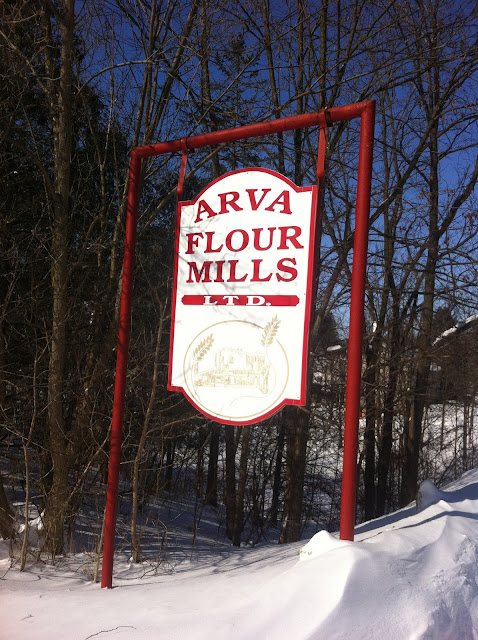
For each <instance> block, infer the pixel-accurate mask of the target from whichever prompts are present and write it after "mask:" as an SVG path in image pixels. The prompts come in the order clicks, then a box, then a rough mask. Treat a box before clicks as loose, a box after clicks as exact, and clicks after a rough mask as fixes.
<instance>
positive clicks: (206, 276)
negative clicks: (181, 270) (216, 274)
mask: <svg viewBox="0 0 478 640" xmlns="http://www.w3.org/2000/svg"><path fill="white" fill-rule="evenodd" d="M212 264H213V263H212V262H203V265H202V267H201V270H199V269H198V266H197V263H196V262H188V265H189V278H188V279H187V280H186V282H194V281H193V274H194V277H195V279H196V282H201V279H202V282H211V277H210V271H211V265H212Z"/></svg>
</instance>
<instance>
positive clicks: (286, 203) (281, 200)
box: [266, 190, 292, 213]
mask: <svg viewBox="0 0 478 640" xmlns="http://www.w3.org/2000/svg"><path fill="white" fill-rule="evenodd" d="M279 205H282V210H281V211H279V213H292V211H291V210H290V193H289V192H288V191H287V190H285V191H283V192H282V193H281V194H280V195H279V196H278V197H277V198H276V199H275V200H274V202H273V203H272V204H271V205H269V206H268V207H266V211H274V207H276V206H279Z"/></svg>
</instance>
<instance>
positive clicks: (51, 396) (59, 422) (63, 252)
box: [44, 0, 74, 555]
mask: <svg viewBox="0 0 478 640" xmlns="http://www.w3.org/2000/svg"><path fill="white" fill-rule="evenodd" d="M45 6H47V5H46V4H45ZM49 11H50V9H45V23H46V29H47V33H48V36H49V44H50V46H51V47H52V46H53V40H52V34H51V25H50V19H51V17H52V16H51V15H49V14H48V13H49ZM59 21H60V32H61V62H60V71H59V74H60V75H59V80H58V86H56V84H57V83H56V81H55V80H54V78H56V75H57V74H56V72H55V69H54V64H53V58H52V52H51V51H50V59H49V60H48V63H47V72H49V73H50V80H49V100H50V109H51V111H52V116H53V137H54V185H55V192H56V197H55V201H54V203H53V222H52V243H51V284H52V297H53V316H52V332H51V347H50V349H51V350H50V365H49V376H48V425H49V433H50V453H51V458H52V467H53V470H52V473H53V479H52V486H51V489H50V493H49V495H48V499H47V508H46V512H45V519H46V533H45V541H44V544H45V549H46V550H47V551H49V552H51V553H52V554H53V555H57V554H61V553H62V552H63V534H64V515H65V508H66V502H67V496H68V470H69V464H68V460H67V442H68V441H67V436H66V434H65V425H64V419H63V392H64V373H65V355H66V323H67V304H68V299H67V284H68V268H67V265H68V214H69V197H70V157H71V127H72V82H73V32H74V0H65V1H64V2H63V4H62V6H61V7H60V10H59Z"/></svg>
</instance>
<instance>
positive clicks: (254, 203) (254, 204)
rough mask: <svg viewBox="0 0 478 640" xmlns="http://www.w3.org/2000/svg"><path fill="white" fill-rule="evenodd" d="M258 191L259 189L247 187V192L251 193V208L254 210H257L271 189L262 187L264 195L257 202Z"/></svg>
mask: <svg viewBox="0 0 478 640" xmlns="http://www.w3.org/2000/svg"><path fill="white" fill-rule="evenodd" d="M256 191H257V189H246V192H247V193H248V194H249V201H250V203H251V209H252V210H253V211H257V209H258V208H259V207H260V205H261V204H262V201H263V200H264V198H265V197H266V195H267V194H268V193H269V191H270V189H262V196H261V199H260V200H259V202H257V200H256Z"/></svg>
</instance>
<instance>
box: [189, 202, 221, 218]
mask: <svg viewBox="0 0 478 640" xmlns="http://www.w3.org/2000/svg"><path fill="white" fill-rule="evenodd" d="M201 213H207V217H208V218H213V217H214V216H216V215H217V213H215V212H214V211H213V210H212V209H211V207H210V206H209V205H208V203H207V202H206V201H205V200H199V204H198V212H197V216H196V220H195V221H194V222H201V221H202V218H201Z"/></svg>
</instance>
